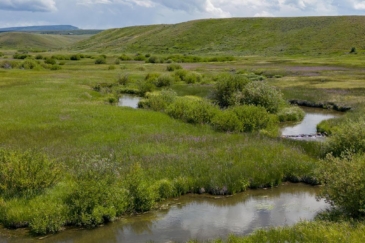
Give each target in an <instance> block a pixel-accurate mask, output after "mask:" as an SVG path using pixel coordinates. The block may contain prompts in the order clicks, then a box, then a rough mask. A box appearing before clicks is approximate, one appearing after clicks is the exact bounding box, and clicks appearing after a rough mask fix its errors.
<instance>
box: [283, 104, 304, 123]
mask: <svg viewBox="0 0 365 243" xmlns="http://www.w3.org/2000/svg"><path fill="white" fill-rule="evenodd" d="M277 115H278V118H279V121H280V122H286V121H301V120H303V118H304V116H305V112H304V111H303V110H302V109H301V108H300V107H298V106H291V107H285V108H284V109H282V110H280V111H279V112H278V114H277Z"/></svg>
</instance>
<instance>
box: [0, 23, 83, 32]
mask: <svg viewBox="0 0 365 243" xmlns="http://www.w3.org/2000/svg"><path fill="white" fill-rule="evenodd" d="M78 29H79V28H77V27H75V26H72V25H42V26H26V27H10V28H0V32H14V31H16V32H31V31H37V32H38V31H72V30H78Z"/></svg>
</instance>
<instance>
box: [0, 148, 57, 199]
mask: <svg viewBox="0 0 365 243" xmlns="http://www.w3.org/2000/svg"><path fill="white" fill-rule="evenodd" d="M14 168H16V169H14ZM60 176H61V168H60V166H59V165H58V164H57V163H55V162H54V161H52V160H50V159H48V158H47V157H46V156H45V155H43V154H39V153H35V152H33V151H26V152H23V153H20V152H17V151H6V150H3V149H2V150H0V192H1V193H2V194H5V195H9V196H14V195H18V194H27V195H33V194H35V193H38V192H39V191H42V190H44V189H45V188H48V187H51V186H53V185H54V184H55V183H56V182H57V181H58V180H59V178H60Z"/></svg>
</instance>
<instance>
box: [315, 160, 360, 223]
mask: <svg viewBox="0 0 365 243" xmlns="http://www.w3.org/2000/svg"><path fill="white" fill-rule="evenodd" d="M364 168H365V156H364V155H351V154H347V155H345V154H343V156H342V157H341V158H336V157H334V156H332V155H328V156H327V158H326V160H324V161H322V163H321V167H320V171H319V173H318V176H319V178H320V179H321V181H322V182H323V183H324V189H323V191H322V193H321V197H322V198H324V199H325V200H326V201H327V202H329V203H330V204H331V205H332V206H333V207H337V208H339V209H341V210H343V211H344V212H345V213H346V214H349V215H350V216H352V217H358V216H363V215H365V170H364Z"/></svg>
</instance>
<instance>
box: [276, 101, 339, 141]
mask: <svg viewBox="0 0 365 243" xmlns="http://www.w3.org/2000/svg"><path fill="white" fill-rule="evenodd" d="M301 108H302V109H303V110H304V111H305V117H304V119H303V120H302V121H301V122H299V123H285V124H284V125H283V127H282V129H281V134H282V136H285V137H288V138H292V139H299V140H316V139H317V140H320V139H321V136H320V137H318V136H314V135H315V134H316V133H317V125H318V124H319V123H321V122H322V121H325V120H329V119H332V118H336V117H340V116H341V115H343V114H344V113H343V112H338V111H333V110H326V109H320V108H307V107H301ZM322 139H323V138H322Z"/></svg>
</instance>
